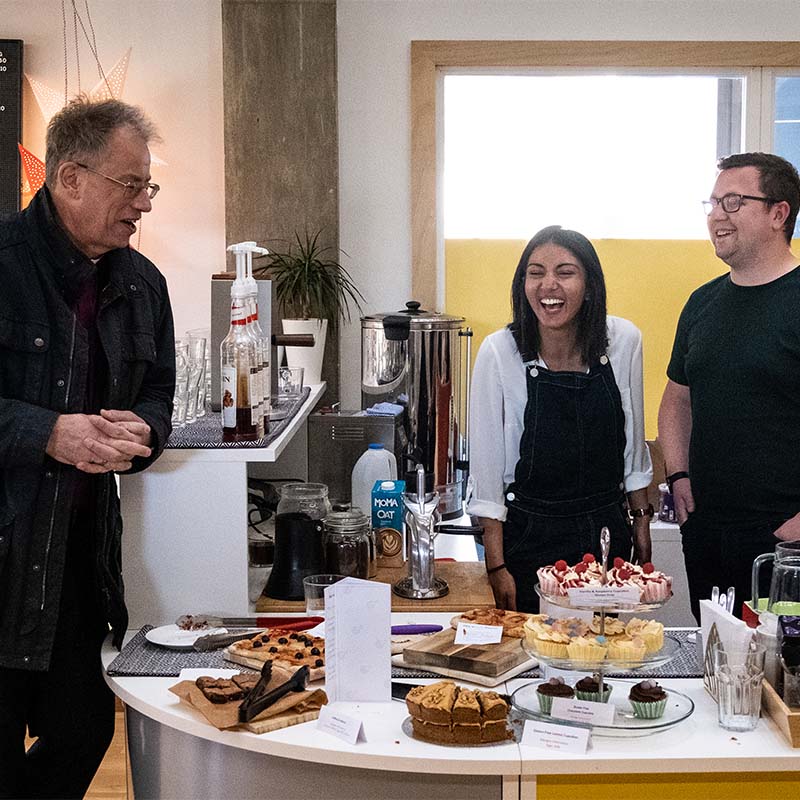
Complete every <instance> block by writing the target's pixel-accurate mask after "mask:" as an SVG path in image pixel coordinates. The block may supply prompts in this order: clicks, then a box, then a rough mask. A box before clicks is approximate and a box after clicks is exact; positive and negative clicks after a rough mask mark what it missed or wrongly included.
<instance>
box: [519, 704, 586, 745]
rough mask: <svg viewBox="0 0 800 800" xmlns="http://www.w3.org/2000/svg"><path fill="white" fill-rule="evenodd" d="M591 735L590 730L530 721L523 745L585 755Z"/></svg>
mask: <svg viewBox="0 0 800 800" xmlns="http://www.w3.org/2000/svg"><path fill="white" fill-rule="evenodd" d="M556 699H558V698H556ZM590 733H591V731H590V730H589V728H576V727H574V726H572V725H557V724H556V723H553V722H542V721H540V720H532V719H528V720H525V727H524V728H523V729H522V742H521V744H528V745H530V746H531V747H540V748H542V749H544V750H557V751H559V752H562V753H585V752H586V750H587V749H588V747H589V734H590Z"/></svg>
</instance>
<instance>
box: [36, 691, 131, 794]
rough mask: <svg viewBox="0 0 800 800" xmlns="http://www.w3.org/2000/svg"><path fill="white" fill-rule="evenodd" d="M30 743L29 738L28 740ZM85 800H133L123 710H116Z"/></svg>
mask: <svg viewBox="0 0 800 800" xmlns="http://www.w3.org/2000/svg"><path fill="white" fill-rule="evenodd" d="M28 744H30V740H29V742H28ZM86 798H87V800H133V788H132V787H131V785H130V770H129V768H128V748H127V742H126V739H125V712H124V711H122V710H121V709H120V708H119V706H118V708H117V712H116V725H115V727H114V739H113V741H112V742H111V747H109V748H108V752H107V753H106V757H105V759H103V763H102V764H101V765H100V769H99V770H98V771H97V775H95V776H94V780H93V781H92V785H91V786H90V787H89V791H88V792H87V794H86Z"/></svg>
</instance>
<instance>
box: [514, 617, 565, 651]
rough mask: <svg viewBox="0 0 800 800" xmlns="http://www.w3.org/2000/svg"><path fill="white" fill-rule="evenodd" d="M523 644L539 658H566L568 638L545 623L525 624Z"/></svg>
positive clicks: (529, 622) (528, 622)
mask: <svg viewBox="0 0 800 800" xmlns="http://www.w3.org/2000/svg"><path fill="white" fill-rule="evenodd" d="M525 642H526V644H527V645H528V647H529V648H530V649H531V650H533V651H534V652H535V653H537V654H538V655H541V656H549V657H551V658H566V657H567V644H568V643H569V636H567V635H566V634H564V633H560V632H558V631H554V630H553V629H552V627H551V626H550V625H549V624H547V623H545V622H531V621H530V620H528V621H527V622H526V623H525Z"/></svg>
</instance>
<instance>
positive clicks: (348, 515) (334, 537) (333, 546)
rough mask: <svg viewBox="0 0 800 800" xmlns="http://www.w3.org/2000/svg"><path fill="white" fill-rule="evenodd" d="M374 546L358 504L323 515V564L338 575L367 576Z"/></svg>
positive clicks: (368, 576)
mask: <svg viewBox="0 0 800 800" xmlns="http://www.w3.org/2000/svg"><path fill="white" fill-rule="evenodd" d="M374 555H375V548H374V544H373V540H372V529H371V528H370V524H369V520H368V519H367V517H366V516H365V515H364V514H363V513H362V512H361V510H360V509H358V508H351V509H348V510H346V511H332V512H331V513H330V514H328V516H327V517H326V519H325V568H326V569H327V570H328V572H333V573H336V574H337V575H347V576H348V577H352V578H370V577H372V576H373V575H374V570H372V572H373V575H371V574H370V571H371V570H370V563H371V562H372V563H374V561H375V558H374Z"/></svg>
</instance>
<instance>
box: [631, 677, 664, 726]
mask: <svg viewBox="0 0 800 800" xmlns="http://www.w3.org/2000/svg"><path fill="white" fill-rule="evenodd" d="M628 700H629V701H630V704H631V707H632V708H633V716H634V717H638V718H639V719H658V718H659V717H662V716H664V709H665V708H666V707H667V693H666V692H665V691H664V690H663V689H662V688H661V687H660V686H659V685H658V683H656V681H653V680H647V681H641V683H637V684H636V685H635V686H632V687H631V691H630V694H629V695H628Z"/></svg>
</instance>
